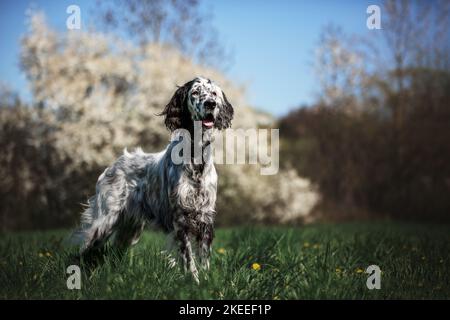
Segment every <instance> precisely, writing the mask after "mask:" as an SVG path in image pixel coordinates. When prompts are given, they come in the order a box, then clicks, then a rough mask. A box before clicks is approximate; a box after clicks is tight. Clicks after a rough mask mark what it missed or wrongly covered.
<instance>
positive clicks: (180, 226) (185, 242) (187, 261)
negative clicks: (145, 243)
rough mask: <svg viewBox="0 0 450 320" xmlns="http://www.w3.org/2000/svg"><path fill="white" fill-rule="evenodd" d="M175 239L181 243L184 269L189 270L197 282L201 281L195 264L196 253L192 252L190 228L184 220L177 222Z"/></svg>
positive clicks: (180, 248)
mask: <svg viewBox="0 0 450 320" xmlns="http://www.w3.org/2000/svg"><path fill="white" fill-rule="evenodd" d="M175 239H176V241H177V243H178V245H179V250H180V255H181V261H182V263H183V268H184V271H185V272H186V271H188V270H189V272H190V273H191V274H192V277H193V278H194V280H195V282H197V283H200V281H199V279H198V271H197V267H196V266H195V261H194V255H193V254H192V246H191V241H190V239H189V229H188V228H187V227H186V226H185V224H184V223H183V221H182V220H181V221H179V222H178V223H176V224H175Z"/></svg>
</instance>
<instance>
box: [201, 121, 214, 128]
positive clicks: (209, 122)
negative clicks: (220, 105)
mask: <svg viewBox="0 0 450 320" xmlns="http://www.w3.org/2000/svg"><path fill="white" fill-rule="evenodd" d="M202 123H203V125H204V126H205V127H207V128H211V127H212V126H213V125H214V122H213V121H209V120H203V121H202Z"/></svg>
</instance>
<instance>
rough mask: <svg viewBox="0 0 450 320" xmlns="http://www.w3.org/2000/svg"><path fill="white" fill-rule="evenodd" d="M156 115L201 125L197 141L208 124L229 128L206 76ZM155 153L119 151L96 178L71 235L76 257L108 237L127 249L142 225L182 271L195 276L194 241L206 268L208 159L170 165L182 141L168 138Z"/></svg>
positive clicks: (172, 123) (211, 212) (225, 106)
mask: <svg viewBox="0 0 450 320" xmlns="http://www.w3.org/2000/svg"><path fill="white" fill-rule="evenodd" d="M162 115H164V116H165V120H164V122H165V125H166V126H167V128H168V129H169V130H170V131H172V132H173V131H175V130H176V129H186V130H188V131H189V132H190V133H191V134H192V133H193V128H194V125H193V123H194V122H193V121H196V120H198V121H202V123H203V125H204V129H205V130H204V134H203V135H204V136H203V139H202V143H203V144H209V143H210V142H211V140H212V139H213V134H212V131H213V127H212V124H211V123H213V124H214V128H216V129H225V128H228V127H230V125H231V120H232V118H233V107H232V106H231V104H230V103H229V102H228V100H227V99H226V97H225V94H224V93H223V92H222V90H221V89H220V88H219V87H218V86H217V85H215V84H214V83H213V82H211V81H210V80H208V79H204V78H196V79H194V80H192V81H190V82H188V83H186V84H185V85H183V86H182V87H179V88H178V89H177V90H176V92H175V94H174V96H173V97H172V99H171V100H170V102H169V103H168V105H167V106H166V107H165V109H164V111H163V112H162ZM174 136H175V137H176V138H175V139H172V141H171V143H170V144H169V145H168V146H167V148H166V149H165V150H163V151H162V152H159V153H154V154H148V153H144V152H143V151H142V150H141V149H137V150H136V151H134V152H131V153H129V152H127V150H125V151H124V154H123V155H122V156H121V157H119V158H118V159H117V160H116V162H115V163H114V164H112V165H111V166H110V167H108V168H107V169H106V170H105V171H104V172H103V173H102V174H101V175H100V177H99V178H98V181H97V185H96V193H95V195H94V196H93V197H92V198H90V199H89V201H88V207H87V209H86V210H85V211H84V212H83V214H82V219H81V228H80V230H79V231H78V233H77V235H78V236H80V237H81V239H82V245H81V254H82V255H86V254H88V253H91V252H93V251H96V250H100V249H102V248H103V246H104V245H105V243H106V242H107V240H108V239H109V238H111V237H112V236H114V237H113V238H114V241H113V243H114V245H115V246H117V247H119V248H127V247H128V246H130V245H132V244H135V243H136V242H137V241H138V240H139V236H140V235H141V233H142V231H143V229H144V226H145V224H146V223H148V224H152V225H154V226H156V227H158V228H160V229H162V230H163V231H165V232H166V233H168V234H170V237H171V238H172V239H173V240H174V242H175V243H176V244H177V247H178V253H179V256H180V257H181V261H182V264H183V266H184V268H185V270H189V271H190V272H191V273H192V275H193V276H194V278H195V280H196V281H198V272H197V268H196V264H195V261H194V255H193V252H194V250H193V248H192V246H191V242H194V243H196V245H197V252H198V256H199V259H200V262H201V265H202V266H204V267H205V268H209V254H210V250H211V243H212V240H213V237H214V226H213V225H214V217H215V214H216V212H215V204H216V193H217V173H216V170H215V167H214V163H213V159H212V156H210V157H207V158H206V159H204V161H203V162H202V163H201V164H194V163H193V161H191V162H190V163H182V164H175V163H174V162H173V161H172V159H171V153H172V149H173V148H174V147H175V146H176V145H177V144H178V143H182V140H181V139H180V138H179V137H177V136H176V135H174Z"/></svg>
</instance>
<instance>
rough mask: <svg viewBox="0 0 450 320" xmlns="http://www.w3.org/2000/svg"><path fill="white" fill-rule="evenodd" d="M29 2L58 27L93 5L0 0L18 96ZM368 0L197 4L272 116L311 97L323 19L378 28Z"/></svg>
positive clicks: (2, 52)
mask: <svg viewBox="0 0 450 320" xmlns="http://www.w3.org/2000/svg"><path fill="white" fill-rule="evenodd" d="M31 3H34V6H35V7H37V8H39V9H42V10H43V11H44V12H45V13H46V15H47V18H48V20H49V23H50V25H51V26H53V27H54V28H56V29H57V30H60V31H64V30H65V21H66V18H67V14H66V8H67V7H68V6H69V5H71V4H76V5H78V6H79V7H80V8H81V17H82V20H83V19H85V18H86V19H87V20H89V15H90V13H91V12H92V11H91V10H93V8H95V1H94V0H70V1H65V0H47V1H43V0H35V1H28V0H14V1H0V61H1V62H0V81H2V82H5V83H7V84H8V85H9V86H10V87H11V88H12V89H14V90H16V91H17V92H19V93H20V95H21V96H22V97H23V98H24V99H25V100H29V99H30V93H29V89H28V86H27V81H26V79H25V77H24V75H23V74H22V73H21V71H20V68H19V65H18V64H19V53H20V37H21V36H22V35H23V34H24V33H25V32H26V30H27V28H26V24H25V11H26V9H27V8H28V7H30V5H31ZM371 4H379V1H378V0H377V1H374V0H372V1H370V0H369V1H366V0H340V1H338V0H322V1H320V0H316V1H300V0H297V1H294V0H291V1H288V0H284V1H270V0H264V1H263V0H260V1H255V0H241V1H238V0H227V1H213V0H204V3H203V6H204V7H205V9H206V10H209V11H210V12H211V13H212V15H213V21H212V25H213V26H214V27H215V28H216V29H217V31H218V33H219V36H220V40H221V41H222V42H223V44H224V45H225V46H226V47H227V48H230V49H231V50H232V52H233V62H232V64H231V67H230V68H228V69H227V75H228V76H229V77H230V78H231V79H233V80H235V81H238V82H240V83H244V84H247V88H248V90H247V100H248V101H249V102H250V104H251V105H253V106H255V107H257V108H259V109H262V110H265V111H268V112H270V113H272V114H274V115H276V116H280V115H284V114H286V113H287V112H288V111H289V110H291V109H293V108H295V107H298V106H300V105H302V104H306V103H310V102H312V101H313V100H314V94H315V93H316V90H317V78H316V77H315V75H314V73H313V70H312V63H313V61H314V56H313V52H314V48H315V46H316V45H317V43H318V40H319V35H320V31H321V30H322V28H323V27H324V26H325V25H327V24H329V23H333V24H336V25H338V26H341V27H342V28H343V30H344V31H345V32H348V33H357V34H360V35H363V36H367V37H373V32H382V31H380V30H372V31H371V30H368V29H367V28H366V19H367V16H368V15H367V13H366V8H367V7H368V6H369V5H371ZM86 16H87V17H86ZM371 33H372V34H371Z"/></svg>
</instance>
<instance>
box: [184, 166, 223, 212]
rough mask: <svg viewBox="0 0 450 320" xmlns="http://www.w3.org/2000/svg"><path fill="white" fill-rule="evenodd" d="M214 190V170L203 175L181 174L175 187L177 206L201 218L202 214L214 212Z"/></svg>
mask: <svg viewBox="0 0 450 320" xmlns="http://www.w3.org/2000/svg"><path fill="white" fill-rule="evenodd" d="M216 190H217V175H216V173H215V170H209V171H208V172H205V173H203V174H200V173H197V172H191V171H187V172H183V173H182V174H181V175H180V179H179V183H178V184H177V187H176V194H177V197H176V198H177V204H178V206H179V207H181V208H182V209H183V210H184V211H187V212H190V213H193V214H195V215H200V216H201V215H202V213H204V212H211V211H214V208H215V203H216Z"/></svg>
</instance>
